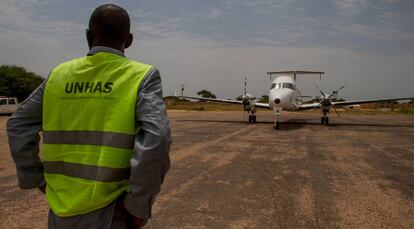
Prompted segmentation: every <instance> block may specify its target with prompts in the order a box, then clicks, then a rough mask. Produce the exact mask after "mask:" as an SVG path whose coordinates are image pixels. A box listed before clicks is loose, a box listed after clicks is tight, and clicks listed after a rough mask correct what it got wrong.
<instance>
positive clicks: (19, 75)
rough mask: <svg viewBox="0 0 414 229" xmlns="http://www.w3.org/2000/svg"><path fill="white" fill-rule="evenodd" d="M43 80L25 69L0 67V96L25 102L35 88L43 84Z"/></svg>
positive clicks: (9, 66) (12, 66)
mask: <svg viewBox="0 0 414 229" xmlns="http://www.w3.org/2000/svg"><path fill="white" fill-rule="evenodd" d="M43 80H44V79H43V78H42V77H40V76H39V75H36V74H35V73H33V72H28V71H26V69H25V68H23V67H19V66H15V65H2V66H0V95H1V96H8V97H17V99H18V100H19V101H20V102H21V101H23V100H25V99H26V98H27V97H28V96H29V95H30V93H32V91H33V90H34V89H36V87H37V86H39V85H40V84H41V83H42V82H43Z"/></svg>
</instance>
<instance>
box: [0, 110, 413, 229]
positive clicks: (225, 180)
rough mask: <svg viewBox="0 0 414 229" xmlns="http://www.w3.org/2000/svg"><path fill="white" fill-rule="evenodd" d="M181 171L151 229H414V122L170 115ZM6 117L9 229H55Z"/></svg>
mask: <svg viewBox="0 0 414 229" xmlns="http://www.w3.org/2000/svg"><path fill="white" fill-rule="evenodd" d="M169 117H170V125H171V128H172V135H173V145H172V150H171V154H170V155H171V161H172V167H171V170H170V171H169V173H168V174H167V177H166V180H165V183H164V185H163V187H162V191H161V193H160V194H159V195H158V197H157V200H156V202H155V205H154V206H153V218H152V220H151V221H150V222H149V223H148V225H147V226H146V228H157V229H158V228H414V116H404V115H386V116H380V115H369V116H366V115H342V117H341V118H338V117H336V116H333V115H332V116H331V120H330V122H331V124H332V125H330V126H326V127H325V126H321V125H320V124H319V122H320V116H319V115H316V114H311V113H283V116H282V124H281V127H280V128H281V129H280V130H278V131H276V130H274V129H273V126H272V115H271V113H270V112H267V111H266V112H260V111H259V113H258V116H257V120H258V123H257V124H254V125H253V124H248V123H246V120H247V115H246V116H243V112H184V111H169ZM6 120H7V117H6V116H1V117H0V152H1V153H0V207H1V211H0V228H45V226H46V220H47V211H48V207H47V203H46V201H45V199H44V197H43V196H42V194H41V193H40V192H39V191H36V190H29V191H20V190H19V189H18V187H17V183H16V175H15V169H14V164H13V162H12V159H11V158H10V156H9V150H8V146H7V137H6V133H5V123H6Z"/></svg>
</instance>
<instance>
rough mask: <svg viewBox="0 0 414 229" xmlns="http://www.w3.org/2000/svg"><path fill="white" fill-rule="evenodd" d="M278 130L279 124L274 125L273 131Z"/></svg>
mask: <svg viewBox="0 0 414 229" xmlns="http://www.w3.org/2000/svg"><path fill="white" fill-rule="evenodd" d="M278 129H279V122H276V124H275V130H278Z"/></svg>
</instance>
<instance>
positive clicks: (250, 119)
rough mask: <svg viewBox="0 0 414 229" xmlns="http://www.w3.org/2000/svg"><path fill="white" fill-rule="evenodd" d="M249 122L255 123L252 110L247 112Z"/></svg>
mask: <svg viewBox="0 0 414 229" xmlns="http://www.w3.org/2000/svg"><path fill="white" fill-rule="evenodd" d="M249 123H256V115H255V114H254V112H253V111H252V112H251V114H249Z"/></svg>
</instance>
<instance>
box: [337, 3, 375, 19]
mask: <svg viewBox="0 0 414 229" xmlns="http://www.w3.org/2000/svg"><path fill="white" fill-rule="evenodd" d="M368 3H369V1H368V0H335V5H336V6H337V9H338V10H339V12H340V13H341V14H343V15H345V16H353V15H356V14H358V13H359V12H360V11H362V10H363V9H364V8H365V7H366V6H367V5H368Z"/></svg>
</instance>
